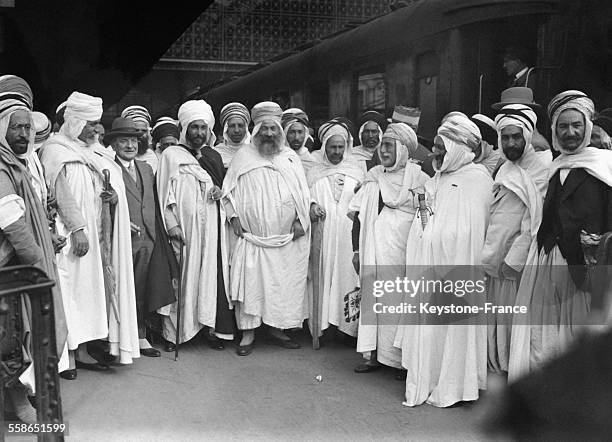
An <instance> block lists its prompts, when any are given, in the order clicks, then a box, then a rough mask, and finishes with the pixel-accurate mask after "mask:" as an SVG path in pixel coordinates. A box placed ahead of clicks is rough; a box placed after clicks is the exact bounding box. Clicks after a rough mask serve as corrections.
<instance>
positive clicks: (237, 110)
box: [220, 103, 251, 128]
mask: <svg viewBox="0 0 612 442" xmlns="http://www.w3.org/2000/svg"><path fill="white" fill-rule="evenodd" d="M230 118H240V119H242V120H243V121H244V124H245V126H248V125H249V123H250V122H251V115H249V110H248V109H247V108H246V106H245V105H244V104H242V103H228V104H226V105H225V106H223V109H221V115H220V119H221V127H222V128H225V123H227V122H228V121H229V119H230Z"/></svg>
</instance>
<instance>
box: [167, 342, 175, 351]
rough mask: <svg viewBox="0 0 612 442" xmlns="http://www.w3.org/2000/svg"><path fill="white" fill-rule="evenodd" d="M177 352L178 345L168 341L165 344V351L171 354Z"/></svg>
mask: <svg viewBox="0 0 612 442" xmlns="http://www.w3.org/2000/svg"><path fill="white" fill-rule="evenodd" d="M175 350H176V345H175V344H174V342H170V341H166V343H165V344H164V351H165V352H168V353H170V352H173V351H175Z"/></svg>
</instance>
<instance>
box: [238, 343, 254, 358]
mask: <svg viewBox="0 0 612 442" xmlns="http://www.w3.org/2000/svg"><path fill="white" fill-rule="evenodd" d="M253 348H255V341H253V342H251V343H250V344H248V345H239V346H238V348H237V349H236V354H237V355H238V356H248V355H250V354H251V353H253Z"/></svg>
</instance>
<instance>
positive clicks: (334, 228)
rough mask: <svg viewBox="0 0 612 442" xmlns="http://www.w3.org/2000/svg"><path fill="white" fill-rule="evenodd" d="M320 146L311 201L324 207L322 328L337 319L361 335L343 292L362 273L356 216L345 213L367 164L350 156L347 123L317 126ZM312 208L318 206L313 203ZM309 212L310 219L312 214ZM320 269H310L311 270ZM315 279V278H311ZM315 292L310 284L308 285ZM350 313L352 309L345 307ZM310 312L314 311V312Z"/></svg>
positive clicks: (355, 283) (337, 323)
mask: <svg viewBox="0 0 612 442" xmlns="http://www.w3.org/2000/svg"><path fill="white" fill-rule="evenodd" d="M319 139H320V140H321V142H322V146H321V149H320V150H317V151H315V152H314V153H313V155H312V157H313V159H314V161H315V162H314V165H313V166H312V167H311V168H310V169H309V171H308V174H307V179H308V186H309V188H310V196H311V202H313V203H316V204H317V205H318V206H319V207H320V208H321V209H323V211H324V212H325V219H324V220H322V221H320V222H323V235H322V244H321V256H320V260H321V262H322V265H321V267H320V269H321V271H320V272H319V275H318V276H319V280H320V281H321V288H322V293H318V296H319V298H320V299H319V303H320V305H321V307H320V310H321V317H320V321H321V322H320V331H321V332H323V331H324V330H326V329H327V328H328V327H329V326H330V325H334V326H336V327H337V328H338V330H339V331H340V332H342V333H345V334H347V335H349V336H353V337H355V336H357V321H356V318H351V317H350V316H349V315H347V314H345V296H347V294H348V293H349V292H352V291H353V290H355V288H356V287H358V286H359V277H358V276H357V273H356V272H355V269H354V268H353V265H352V264H351V259H352V255H353V247H352V241H351V227H352V221H351V219H349V218H348V217H347V216H346V214H347V212H348V205H349V203H350V201H351V199H352V198H353V196H354V195H355V187H356V186H357V185H359V184H360V183H361V182H362V181H363V178H364V176H365V170H364V168H363V164H361V163H360V162H358V161H357V160H355V159H354V158H353V157H352V155H351V154H352V148H353V146H351V145H350V144H349V143H350V141H351V139H350V134H349V132H348V129H347V127H346V126H344V125H343V124H341V123H337V122H333V121H329V122H327V123H324V124H322V125H321V127H320V128H319ZM313 210H317V209H315V208H314V205H313ZM313 217H314V214H313V216H311V219H313ZM315 271H316V272H318V271H319V269H313V268H311V269H310V272H315ZM309 282H310V283H311V282H312V278H311V279H310V280H309ZM309 285H311V284H309ZM309 292H310V293H313V292H312V287H309ZM346 313H348V311H347V312H346ZM311 317H312V314H311Z"/></svg>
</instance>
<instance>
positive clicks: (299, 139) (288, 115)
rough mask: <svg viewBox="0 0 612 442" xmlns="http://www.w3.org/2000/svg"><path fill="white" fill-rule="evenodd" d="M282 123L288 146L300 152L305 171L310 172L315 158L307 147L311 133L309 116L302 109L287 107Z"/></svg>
mask: <svg viewBox="0 0 612 442" xmlns="http://www.w3.org/2000/svg"><path fill="white" fill-rule="evenodd" d="M281 125H282V126H283V132H284V135H285V140H286V144H287V146H289V147H290V148H291V149H292V150H293V151H295V153H297V154H298V156H299V157H300V160H301V161H302V166H304V172H305V173H308V170H309V169H310V168H311V167H312V166H313V165H314V159H313V157H312V155H311V154H310V151H309V150H308V147H306V143H307V142H308V140H309V135H310V134H309V132H308V116H307V115H306V113H305V112H304V111H303V110H301V109H298V108H291V109H287V110H286V111H285V112H283V116H282V118H281Z"/></svg>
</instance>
